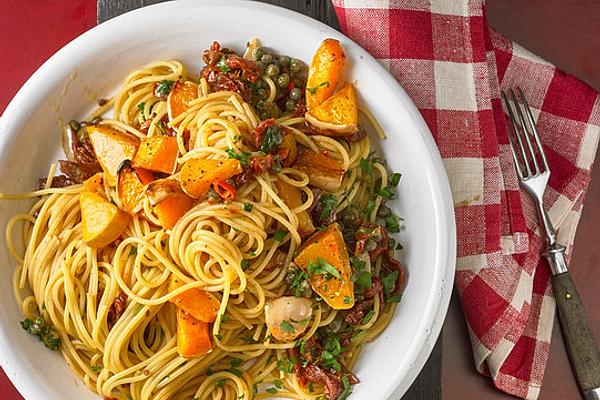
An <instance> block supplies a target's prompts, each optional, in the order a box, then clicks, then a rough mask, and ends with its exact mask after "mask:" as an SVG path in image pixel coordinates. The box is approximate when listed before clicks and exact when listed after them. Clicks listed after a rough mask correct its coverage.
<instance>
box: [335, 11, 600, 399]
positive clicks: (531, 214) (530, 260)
mask: <svg viewBox="0 0 600 400" xmlns="http://www.w3.org/2000/svg"><path fill="white" fill-rule="evenodd" d="M332 1H333V4H334V6H335V10H336V12H337V15H338V17H339V20H340V25H341V27H342V30H343V31H344V33H345V34H346V35H348V36H349V37H350V38H352V39H353V40H355V41H356V42H357V43H359V44H360V45H361V46H363V47H364V48H365V49H366V50H367V51H369V52H370V53H371V54H372V55H373V56H375V57H376V58H377V59H379V60H380V62H381V63H382V64H383V65H384V66H385V67H386V68H387V69H388V70H389V71H390V72H391V73H392V75H393V76H394V77H396V79H397V80H398V81H399V82H400V83H401V84H402V86H403V87H404V89H405V90H406V91H407V92H408V94H409V95H410V96H411V97H412V99H413V101H414V102H415V103H416V105H417V107H418V108H419V110H420V111H421V114H422V115H423V118H424V119H425V121H426V122H427V124H428V125H429V128H430V130H431V132H432V134H433V136H434V138H435V140H436V142H437V145H438V147H439V151H440V153H441V156H442V158H443V160H444V164H445V167H446V172H447V173H448V177H449V179H450V185H451V187H452V194H453V197H454V207H455V214H456V225H457V235H458V262H457V272H456V287H457V289H458V292H459V295H460V298H461V302H462V305H463V310H464V313H465V317H466V320H467V324H468V327H469V333H470V336H471V341H472V344H473V354H474V359H475V365H476V367H477V370H478V371H479V372H481V373H483V374H487V375H489V376H491V378H492V379H493V381H494V384H495V386H496V387H497V388H499V389H501V390H503V391H505V392H507V393H510V394H512V395H515V396H518V397H522V398H527V399H535V398H536V397H537V395H538V393H539V390H540V385H541V383H542V378H543V375H544V369H545V367H546V362H547V359H548V353H549V350H550V343H549V342H550V337H551V331H552V326H553V320H554V309H555V303H554V298H553V296H552V288H551V286H550V281H549V278H550V271H549V268H548V265H547V263H546V261H545V260H543V259H540V252H541V251H542V250H543V246H544V241H543V239H542V238H541V237H540V236H539V235H540V233H541V231H540V229H539V226H538V220H537V216H536V213H535V209H534V208H533V204H532V202H531V200H530V199H529V198H528V196H527V195H526V194H524V193H521V192H520V191H519V186H518V181H517V176H516V172H515V169H514V166H513V164H512V159H511V155H510V148H509V145H508V136H507V135H508V132H507V125H506V122H507V119H506V117H505V115H504V112H503V109H502V103H501V101H500V95H499V94H500V89H509V88H511V87H515V86H520V87H521V88H523V90H524V92H525V93H526V95H527V98H528V101H529V104H530V106H531V107H532V109H533V110H532V111H533V113H534V116H535V117H536V118H537V121H538V128H539V131H540V134H541V137H542V142H543V143H544V148H545V150H546V154H547V157H548V162H549V164H550V169H551V171H552V174H551V178H550V182H549V187H548V189H547V190H546V194H545V198H544V203H545V205H546V207H547V208H548V209H549V213H550V218H551V220H552V222H553V223H554V224H555V227H557V228H558V240H559V242H560V243H562V244H564V245H566V246H567V247H568V249H569V251H568V254H567V257H568V255H569V254H570V249H571V245H572V243H573V239H574V236H575V229H576V227H577V223H578V221H579V217H580V216H581V209H582V204H583V199H584V198H585V191H586V188H587V185H588V183H589V180H590V169H591V167H592V162H593V160H594V155H595V152H596V148H597V144H598V137H599V132H600V102H599V100H598V95H597V93H596V92H595V91H594V90H593V89H591V88H590V87H589V86H587V85H585V84H584V83H582V82H580V81H579V80H577V79H576V78H574V77H573V76H571V75H568V74H565V73H564V72H562V71H560V70H558V69H556V68H555V67H554V66H553V65H551V64H549V63H548V62H546V61H544V60H542V59H540V58H538V57H536V56H535V55H533V54H531V53H530V52H528V51H527V50H526V49H524V48H522V47H521V46H519V45H518V44H515V43H513V42H511V41H509V40H507V39H506V38H504V37H502V36H501V35H499V34H497V33H495V32H492V31H491V30H490V28H489V26H488V25H487V21H486V18H485V8H484V4H483V2H482V1H476V0H472V1H467V0H455V1H448V0H430V1H428V0H387V1H384V0H332Z"/></svg>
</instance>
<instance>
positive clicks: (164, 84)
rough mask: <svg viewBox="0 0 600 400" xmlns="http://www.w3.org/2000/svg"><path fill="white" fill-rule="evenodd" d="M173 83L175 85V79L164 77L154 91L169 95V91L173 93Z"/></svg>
mask: <svg viewBox="0 0 600 400" xmlns="http://www.w3.org/2000/svg"><path fill="white" fill-rule="evenodd" d="M173 85H175V81H170V80H167V79H163V80H162V81H160V82H159V83H158V85H157V86H156V89H155V90H154V91H155V92H156V93H158V94H159V95H161V96H165V97H167V96H168V95H169V93H171V91H172V90H173Z"/></svg>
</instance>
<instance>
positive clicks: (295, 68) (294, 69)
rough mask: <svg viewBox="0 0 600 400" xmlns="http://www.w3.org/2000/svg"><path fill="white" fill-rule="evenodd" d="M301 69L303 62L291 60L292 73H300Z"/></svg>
mask: <svg viewBox="0 0 600 400" xmlns="http://www.w3.org/2000/svg"><path fill="white" fill-rule="evenodd" d="M301 69H302V61H300V60H298V59H297V58H292V59H291V60H290V71H292V72H298V71H300V70H301Z"/></svg>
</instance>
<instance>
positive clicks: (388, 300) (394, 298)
mask: <svg viewBox="0 0 600 400" xmlns="http://www.w3.org/2000/svg"><path fill="white" fill-rule="evenodd" d="M400 300H402V295H401V294H395V295H393V296H389V297H387V298H386V299H385V302H386V303H400Z"/></svg>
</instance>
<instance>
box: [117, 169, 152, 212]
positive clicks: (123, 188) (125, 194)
mask: <svg viewBox="0 0 600 400" xmlns="http://www.w3.org/2000/svg"><path fill="white" fill-rule="evenodd" d="M117 196H119V200H120V201H121V207H122V208H123V210H125V211H127V212H128V213H129V214H132V215H133V214H136V213H137V212H139V211H140V210H141V209H142V207H143V206H144V198H145V197H146V187H145V186H144V184H143V183H142V181H141V180H140V178H139V176H138V174H137V171H136V170H135V169H134V168H133V167H132V166H131V161H129V160H125V161H123V162H122V163H121V165H120V166H119V170H118V171H117Z"/></svg>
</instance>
